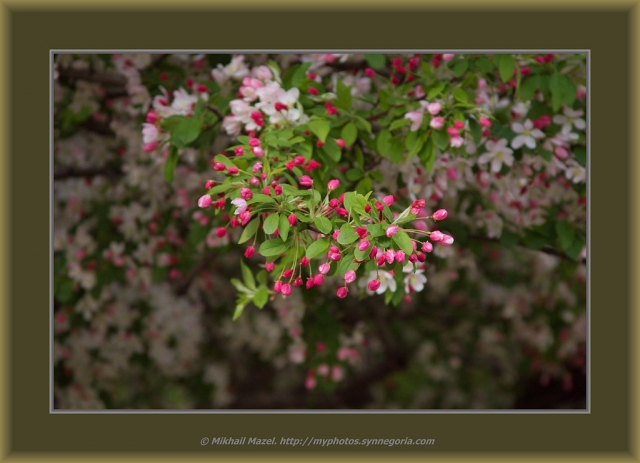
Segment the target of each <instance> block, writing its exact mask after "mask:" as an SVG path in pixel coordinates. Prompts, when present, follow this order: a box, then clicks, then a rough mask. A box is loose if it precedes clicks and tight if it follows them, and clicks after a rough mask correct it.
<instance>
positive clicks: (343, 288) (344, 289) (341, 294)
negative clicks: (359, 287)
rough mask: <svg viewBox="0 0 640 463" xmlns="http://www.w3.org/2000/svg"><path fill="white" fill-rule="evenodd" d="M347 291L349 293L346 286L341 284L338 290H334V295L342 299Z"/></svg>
mask: <svg viewBox="0 0 640 463" xmlns="http://www.w3.org/2000/svg"><path fill="white" fill-rule="evenodd" d="M347 293H349V290H348V289H347V287H346V286H341V287H339V288H338V291H336V296H338V297H339V298H340V299H344V298H345V297H347Z"/></svg>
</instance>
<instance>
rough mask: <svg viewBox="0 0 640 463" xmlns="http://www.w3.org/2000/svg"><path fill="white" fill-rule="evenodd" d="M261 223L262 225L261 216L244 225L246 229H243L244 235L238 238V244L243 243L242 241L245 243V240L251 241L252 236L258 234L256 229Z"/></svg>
mask: <svg viewBox="0 0 640 463" xmlns="http://www.w3.org/2000/svg"><path fill="white" fill-rule="evenodd" d="M259 225H260V218H259V217H256V218H255V219H253V220H252V221H251V222H249V223H248V224H247V226H246V227H244V230H242V235H240V239H239V240H238V244H242V243H245V242H247V241H249V240H250V239H251V237H252V236H253V235H255V234H256V231H258V226H259Z"/></svg>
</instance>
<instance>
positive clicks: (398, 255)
mask: <svg viewBox="0 0 640 463" xmlns="http://www.w3.org/2000/svg"><path fill="white" fill-rule="evenodd" d="M394 257H395V260H396V262H400V263H402V262H404V258H405V253H404V251H396V253H395V256H394Z"/></svg>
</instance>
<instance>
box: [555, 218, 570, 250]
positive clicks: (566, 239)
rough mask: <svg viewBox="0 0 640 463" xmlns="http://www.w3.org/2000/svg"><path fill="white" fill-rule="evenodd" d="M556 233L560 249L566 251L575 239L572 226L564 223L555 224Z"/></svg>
mask: <svg viewBox="0 0 640 463" xmlns="http://www.w3.org/2000/svg"><path fill="white" fill-rule="evenodd" d="M556 233H557V234H558V238H560V247H561V248H562V250H563V251H567V250H568V249H569V248H570V247H571V245H572V244H573V240H574V238H575V229H574V227H573V225H571V224H570V223H568V222H565V221H558V222H556Z"/></svg>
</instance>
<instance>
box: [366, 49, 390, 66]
mask: <svg viewBox="0 0 640 463" xmlns="http://www.w3.org/2000/svg"><path fill="white" fill-rule="evenodd" d="M364 59H365V60H366V61H367V64H368V65H369V66H370V67H372V68H373V69H382V68H383V67H384V65H385V64H386V62H387V58H386V56H385V55H382V54H378V53H376V54H365V55H364Z"/></svg>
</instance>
